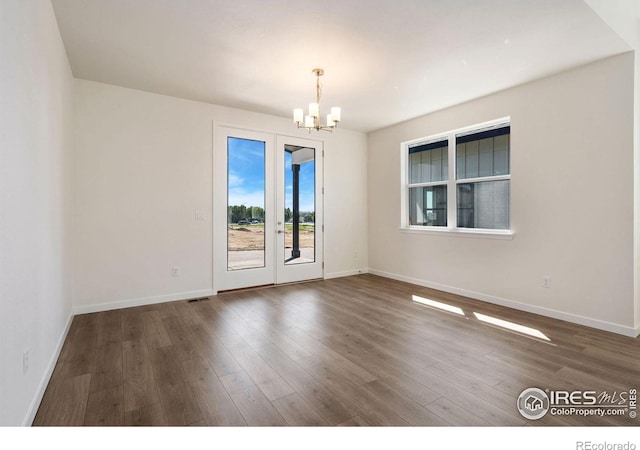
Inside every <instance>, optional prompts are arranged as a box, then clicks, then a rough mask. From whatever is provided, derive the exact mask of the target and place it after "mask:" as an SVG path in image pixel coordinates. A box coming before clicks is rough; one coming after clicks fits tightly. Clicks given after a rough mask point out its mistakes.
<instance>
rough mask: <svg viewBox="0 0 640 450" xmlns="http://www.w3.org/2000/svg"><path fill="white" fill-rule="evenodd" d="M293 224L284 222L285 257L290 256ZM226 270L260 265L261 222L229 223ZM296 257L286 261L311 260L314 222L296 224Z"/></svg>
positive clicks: (261, 263) (313, 247)
mask: <svg viewBox="0 0 640 450" xmlns="http://www.w3.org/2000/svg"><path fill="white" fill-rule="evenodd" d="M292 230H293V225H292V224H291V223H287V224H285V238H284V242H285V258H286V259H288V258H290V257H291V249H292V248H293V231H292ZM227 239H228V242H227V249H228V259H227V261H228V262H227V268H228V269H229V270H238V269H248V268H257V267H264V241H265V239H264V223H257V224H246V225H238V224H229V225H228V232H227ZM299 245H300V257H299V258H295V259H291V260H289V261H287V262H286V264H303V263H308V262H314V261H315V224H312V223H301V224H300V242H299Z"/></svg>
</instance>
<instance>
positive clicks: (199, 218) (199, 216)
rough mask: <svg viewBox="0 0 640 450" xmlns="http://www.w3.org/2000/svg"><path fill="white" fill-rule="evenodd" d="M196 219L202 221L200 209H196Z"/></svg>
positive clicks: (202, 216)
mask: <svg viewBox="0 0 640 450" xmlns="http://www.w3.org/2000/svg"><path fill="white" fill-rule="evenodd" d="M196 221H198V222H204V211H203V210H202V209H196Z"/></svg>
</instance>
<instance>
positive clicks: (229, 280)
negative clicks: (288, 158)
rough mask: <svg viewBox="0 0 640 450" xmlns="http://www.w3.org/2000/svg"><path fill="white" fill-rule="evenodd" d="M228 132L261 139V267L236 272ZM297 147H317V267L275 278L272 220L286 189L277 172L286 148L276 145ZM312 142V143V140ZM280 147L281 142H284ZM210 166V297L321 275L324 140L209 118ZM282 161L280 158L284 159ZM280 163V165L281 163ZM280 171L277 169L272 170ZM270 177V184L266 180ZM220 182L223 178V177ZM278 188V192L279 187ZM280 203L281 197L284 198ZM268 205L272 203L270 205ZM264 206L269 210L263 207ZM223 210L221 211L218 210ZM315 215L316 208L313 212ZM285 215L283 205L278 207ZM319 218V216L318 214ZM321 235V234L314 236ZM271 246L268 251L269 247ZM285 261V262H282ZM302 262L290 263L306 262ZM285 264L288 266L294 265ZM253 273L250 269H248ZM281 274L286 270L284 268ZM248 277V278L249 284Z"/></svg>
mask: <svg viewBox="0 0 640 450" xmlns="http://www.w3.org/2000/svg"><path fill="white" fill-rule="evenodd" d="M230 133H231V134H236V137H238V138H241V139H245V138H246V139H254V140H260V141H263V142H265V268H264V270H261V269H244V270H237V271H229V270H227V213H226V209H227V201H228V198H227V195H228V194H227V190H228V183H227V170H228V166H227V142H226V138H227V136H229V135H230ZM282 142H284V143H286V144H290V145H296V144H295V143H296V142H298V143H304V142H306V143H307V145H309V146H315V147H316V149H317V153H316V161H320V163H319V164H318V163H317V162H316V180H315V181H316V205H317V206H316V210H320V216H321V218H320V221H319V220H316V233H317V234H316V243H315V245H316V262H317V263H318V264H319V265H320V270H319V272H318V273H317V274H316V275H319V276H313V277H311V278H306V276H307V275H308V270H304V269H300V268H297V267H296V269H298V270H295V272H299V273H298V275H299V277H302V278H299V277H293V278H292V277H283V276H281V277H278V272H277V271H278V267H277V266H278V262H279V261H278V259H277V254H278V252H277V251H276V245H277V242H278V239H277V238H276V234H277V229H276V222H277V221H278V219H277V218H276V211H277V209H276V208H277V205H278V204H279V203H278V202H279V200H278V193H279V192H284V174H282V176H280V172H279V171H280V169H281V168H282V170H284V169H283V166H284V161H280V156H281V155H284V152H281V151H280V148H279V147H278V145H279V144H280V143H282ZM310 143H314V144H315V145H313V144H310ZM283 145H284V144H283ZM212 153H213V158H212V164H213V168H212V169H213V182H212V186H211V188H212V193H213V197H212V200H213V204H212V221H211V224H212V234H211V235H212V255H211V257H212V265H213V267H212V269H213V270H212V272H213V273H212V275H213V292H214V295H215V294H217V293H218V292H221V291H227V290H234V289H243V288H250V287H257V286H263V285H272V284H279V283H290V282H295V281H306V280H308V279H318V278H324V215H323V211H324V140H323V139H308V138H305V137H301V136H292V135H287V134H283V133H277V132H274V131H269V130H260V129H255V128H251V129H249V128H245V127H242V126H238V125H236V124H229V123H224V122H217V121H213V123H212ZM282 159H284V158H282ZM279 162H282V167H281V166H280V165H279ZM276 170H278V172H276ZM268 177H271V178H272V182H271V183H270V182H269V181H268V180H267V178H268ZM222 180H224V181H222ZM281 184H282V190H281V191H280V190H279V189H280V185H281ZM283 203H284V200H283ZM269 204H271V207H270V208H269V207H268V206H269ZM267 208H268V209H267ZM222 212H224V214H222ZM316 214H317V211H316ZM282 217H283V218H284V209H283V211H282ZM316 217H317V216H316ZM318 235H320V238H318ZM269 248H270V249H271V250H269ZM283 265H284V264H283ZM305 265H306V264H300V265H293V266H300V267H301V266H305ZM293 266H292V265H287V267H286V268H287V269H290V268H291V267H293ZM249 271H251V272H249ZM282 273H284V272H282ZM247 279H250V280H251V282H250V283H247Z"/></svg>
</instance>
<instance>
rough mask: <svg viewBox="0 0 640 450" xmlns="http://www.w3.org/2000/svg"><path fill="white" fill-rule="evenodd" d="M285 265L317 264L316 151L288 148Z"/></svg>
mask: <svg viewBox="0 0 640 450" xmlns="http://www.w3.org/2000/svg"><path fill="white" fill-rule="evenodd" d="M284 177H285V182H284V192H283V193H282V195H284V199H285V202H284V204H285V210H284V263H285V264H306V263H313V262H315V261H316V252H315V247H316V233H315V229H316V227H315V214H316V163H315V148H310V147H297V146H294V145H285V147H284Z"/></svg>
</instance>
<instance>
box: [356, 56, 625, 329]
mask: <svg viewBox="0 0 640 450" xmlns="http://www.w3.org/2000/svg"><path fill="white" fill-rule="evenodd" d="M633 64H634V61H633V54H632V53H627V54H623V55H618V56H615V57H612V58H609V59H606V60H602V61H599V62H596V63H594V64H591V65H588V66H584V67H581V68H578V69H575V70H572V71H569V72H564V73H561V74H558V75H556V76H552V77H549V78H546V79H542V80H539V81H536V82H533V83H530V84H526V85H523V86H520V87H516V88H513V89H509V90H506V91H503V92H500V93H497V94H495V95H491V96H487V97H484V98H481V99H478V100H475V101H472V102H469V103H466V104H463V105H459V106H456V107H453V108H449V109H446V110H443V111H439V112H437V113H434V114H430V115H427V116H424V117H420V118H417V119H414V120H411V121H408V122H406V123H403V124H399V125H397V126H393V127H390V128H387V129H383V130H380V131H377V132H374V133H370V134H369V137H368V142H369V144H368V145H369V180H370V181H369V208H368V211H369V220H368V222H369V267H370V270H371V271H372V272H374V273H381V274H385V275H388V276H392V277H396V278H400V279H405V280H410V281H413V282H416V283H419V284H425V285H430V286H434V287H437V288H441V289H444V290H449V291H453V292H459V293H462V294H466V295H469V296H472V297H475V298H479V299H484V300H488V301H493V302H496V303H502V304H506V305H510V306H514V307H517V308H520V309H524V310H530V311H534V312H538V313H542V314H547V315H550V316H554V317H560V318H565V319H568V320H573V321H576V322H579V323H584V324H588V325H591V326H596V327H600V328H604V329H609V330H612V331H616V332H620V333H625V334H633V333H634V330H633V327H634V319H633V317H634V301H633V297H634V286H633V283H634V281H633V280H634V274H633V263H634V260H633V258H634V254H633V253H634V252H633V233H634V204H633V202H634V199H633V189H634V188H633V183H634V177H633V163H634V161H633ZM505 116H511V174H512V181H511V222H512V229H513V231H514V232H515V236H514V238H513V240H492V239H483V238H467V237H456V236H434V235H416V234H408V233H402V232H401V231H400V230H399V225H400V183H401V181H400V143H401V142H403V141H407V140H411V139H416V138H420V137H424V136H429V135H431V134H435V133H439V132H443V131H448V130H451V129H455V128H459V127H463V126H467V125H472V124H475V123H480V122H485V121H488V120H491V119H496V118H500V117H505ZM543 275H549V276H550V277H551V288H549V289H546V288H543V287H542V286H541V280H542V276H543Z"/></svg>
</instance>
